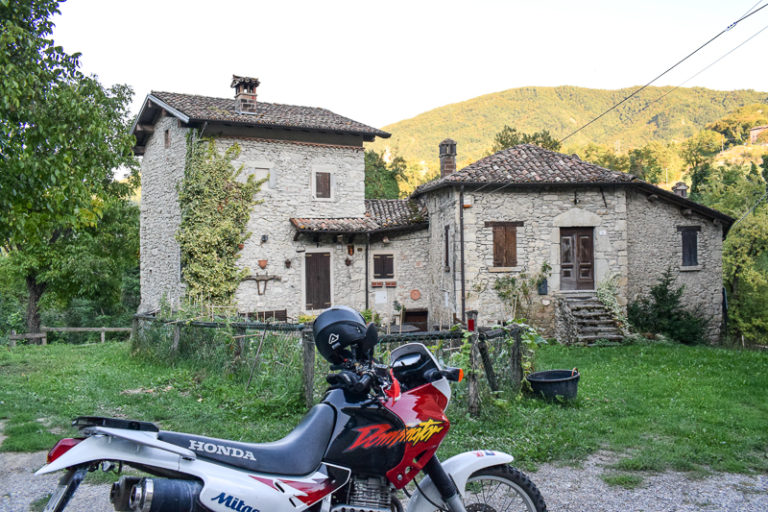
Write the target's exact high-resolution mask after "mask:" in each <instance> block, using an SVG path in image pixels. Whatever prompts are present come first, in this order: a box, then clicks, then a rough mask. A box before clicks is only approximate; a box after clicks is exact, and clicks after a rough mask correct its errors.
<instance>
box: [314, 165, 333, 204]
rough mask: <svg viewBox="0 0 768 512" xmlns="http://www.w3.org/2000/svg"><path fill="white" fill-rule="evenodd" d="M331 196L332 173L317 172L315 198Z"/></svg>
mask: <svg viewBox="0 0 768 512" xmlns="http://www.w3.org/2000/svg"><path fill="white" fill-rule="evenodd" d="M330 198H331V173H329V172H320V171H318V172H315V199H330Z"/></svg>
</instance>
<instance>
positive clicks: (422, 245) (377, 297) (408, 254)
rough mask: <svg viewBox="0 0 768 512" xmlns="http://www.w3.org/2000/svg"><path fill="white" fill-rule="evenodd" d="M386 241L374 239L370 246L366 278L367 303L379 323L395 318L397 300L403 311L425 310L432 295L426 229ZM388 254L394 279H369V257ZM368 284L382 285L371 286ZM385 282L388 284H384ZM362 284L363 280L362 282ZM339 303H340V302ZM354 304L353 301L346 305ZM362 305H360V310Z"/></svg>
mask: <svg viewBox="0 0 768 512" xmlns="http://www.w3.org/2000/svg"><path fill="white" fill-rule="evenodd" d="M388 239H389V242H388V243H386V244H385V243H383V242H376V243H372V244H371V248H370V276H371V277H370V279H369V297H368V305H369V307H370V309H372V310H373V311H375V312H376V313H378V314H379V315H380V316H381V318H382V321H383V323H385V324H386V323H391V322H393V321H394V322H397V321H399V318H398V316H399V312H398V311H397V308H396V307H395V302H397V303H398V304H399V305H400V306H401V307H403V308H405V309H406V310H428V311H430V313H431V310H429V306H430V300H431V296H432V292H433V290H432V282H431V279H430V273H429V266H430V263H429V257H430V239H429V230H427V229H422V230H419V231H415V232H410V233H403V234H400V235H388ZM376 254H392V255H393V256H394V278H392V279H374V278H373V256H374V255H376ZM372 283H377V284H378V283H381V284H382V286H377V287H375V288H374V287H372V286H371V284H372ZM388 284H389V286H387V285H388ZM363 286H365V283H364V282H363ZM342 304H343V302H342ZM350 305H351V306H353V307H358V305H357V304H350ZM364 306H365V304H360V305H359V308H360V309H362V308H363V307H364Z"/></svg>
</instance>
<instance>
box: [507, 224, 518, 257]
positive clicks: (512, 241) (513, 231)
mask: <svg viewBox="0 0 768 512" xmlns="http://www.w3.org/2000/svg"><path fill="white" fill-rule="evenodd" d="M504 266H505V267H516V266H517V228H516V227H515V226H510V225H509V224H507V225H506V226H504Z"/></svg>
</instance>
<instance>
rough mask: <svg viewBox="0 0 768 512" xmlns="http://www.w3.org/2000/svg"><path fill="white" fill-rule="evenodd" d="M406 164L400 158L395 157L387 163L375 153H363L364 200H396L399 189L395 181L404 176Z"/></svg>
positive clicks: (381, 156) (371, 151)
mask: <svg viewBox="0 0 768 512" xmlns="http://www.w3.org/2000/svg"><path fill="white" fill-rule="evenodd" d="M406 167H407V165H406V162H405V159H403V158H402V157H399V156H398V157H395V158H393V159H392V161H391V162H390V163H387V162H386V160H385V159H384V156H383V155H381V154H379V153H377V152H376V151H373V150H369V151H366V152H365V198H366V199H397V198H398V197H399V196H400V187H399V185H398V183H397V179H398V178H399V177H401V176H403V175H404V173H405V170H406Z"/></svg>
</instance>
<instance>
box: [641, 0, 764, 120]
mask: <svg viewBox="0 0 768 512" xmlns="http://www.w3.org/2000/svg"><path fill="white" fill-rule="evenodd" d="M760 1H762V0H760ZM766 29H768V25H766V26H764V27H763V28H761V29H760V30H758V31H757V32H755V33H754V34H752V35H751V36H749V37H748V38H747V39H745V40H744V41H743V42H742V43H741V44H739V45H738V46H736V47H734V48H732V49H730V50H729V51H728V52H726V53H724V54H723V55H721V56H720V57H719V58H717V59H716V60H714V61H713V62H711V63H710V64H708V65H707V66H705V67H703V68H702V69H700V70H699V71H698V72H697V73H695V74H694V75H692V76H690V77H689V78H687V79H686V80H685V81H683V82H681V83H680V84H678V85H676V86H675V87H673V88H672V89H670V90H668V91H667V92H665V93H664V94H662V95H661V96H659V97H658V98H656V99H655V100H653V101H651V102H650V103H648V105H646V106H645V107H643V108H641V109H640V112H643V111H644V110H647V109H648V108H649V107H650V106H651V105H653V104H654V103H657V102H658V101H660V100H662V99H663V98H665V97H666V96H668V95H669V94H671V93H673V92H674V91H676V90H677V89H679V88H680V87H682V86H684V85H685V84H687V83H688V82H690V81H691V80H693V79H694V78H696V77H697V76H699V75H700V74H702V73H703V72H705V71H706V70H708V69H709V68H711V67H712V66H714V65H715V64H717V63H718V62H720V61H721V60H723V59H724V58H726V57H727V56H729V55H730V54H732V53H733V52H735V51H736V50H738V49H739V48H741V47H742V46H744V45H745V44H747V43H748V42H750V41H751V40H752V39H754V38H755V37H757V36H758V35H760V34H761V33H763V32H764V31H765V30H766Z"/></svg>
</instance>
